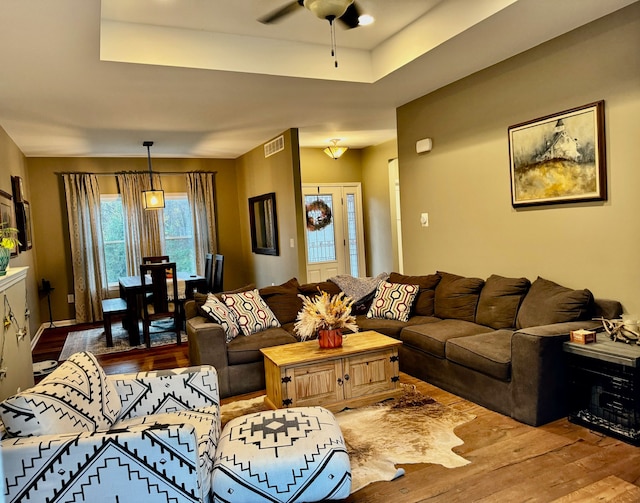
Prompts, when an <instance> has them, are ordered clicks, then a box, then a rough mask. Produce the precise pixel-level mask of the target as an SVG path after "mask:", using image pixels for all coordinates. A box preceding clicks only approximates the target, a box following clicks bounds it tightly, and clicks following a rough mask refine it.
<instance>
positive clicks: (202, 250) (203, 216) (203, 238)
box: [185, 172, 218, 274]
mask: <svg viewBox="0 0 640 503" xmlns="http://www.w3.org/2000/svg"><path fill="white" fill-rule="evenodd" d="M185 176H186V182H187V199H188V201H189V206H190V208H191V215H192V218H193V239H194V242H195V249H196V271H198V273H199V274H204V264H205V257H206V254H207V253H214V254H215V253H217V250H218V239H217V236H216V213H215V191H216V179H215V173H203V172H195V173H187V174H186V175H185Z"/></svg>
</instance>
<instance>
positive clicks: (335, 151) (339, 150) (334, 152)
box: [323, 139, 349, 161]
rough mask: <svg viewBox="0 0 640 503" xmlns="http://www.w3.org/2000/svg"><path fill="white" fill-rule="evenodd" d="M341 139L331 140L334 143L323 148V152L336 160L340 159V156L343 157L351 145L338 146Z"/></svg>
mask: <svg viewBox="0 0 640 503" xmlns="http://www.w3.org/2000/svg"><path fill="white" fill-rule="evenodd" d="M339 141H340V140H339V139H334V140H331V143H332V145H331V146H329V147H327V148H325V149H324V150H323V152H324V153H325V154H327V155H328V156H329V157H331V158H332V159H333V160H334V161H337V160H338V159H340V157H342V154H344V153H345V152H346V151H347V150H349V147H338V142H339Z"/></svg>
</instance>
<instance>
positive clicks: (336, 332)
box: [318, 328, 342, 349]
mask: <svg viewBox="0 0 640 503" xmlns="http://www.w3.org/2000/svg"><path fill="white" fill-rule="evenodd" d="M318 344H320V347H321V348H323V349H328V348H339V347H341V346H342V330H340V329H339V328H334V329H330V330H322V329H321V330H318Z"/></svg>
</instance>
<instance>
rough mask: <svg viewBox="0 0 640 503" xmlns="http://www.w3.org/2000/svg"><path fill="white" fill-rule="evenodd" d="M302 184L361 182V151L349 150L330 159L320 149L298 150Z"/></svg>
mask: <svg viewBox="0 0 640 503" xmlns="http://www.w3.org/2000/svg"><path fill="white" fill-rule="evenodd" d="M300 174H301V177H302V183H347V182H361V181H362V150H359V149H349V150H347V151H346V152H345V153H344V154H343V155H342V157H340V158H339V159H335V160H334V159H332V158H331V157H329V156H328V155H327V154H325V153H324V152H323V151H322V149H321V148H301V149H300Z"/></svg>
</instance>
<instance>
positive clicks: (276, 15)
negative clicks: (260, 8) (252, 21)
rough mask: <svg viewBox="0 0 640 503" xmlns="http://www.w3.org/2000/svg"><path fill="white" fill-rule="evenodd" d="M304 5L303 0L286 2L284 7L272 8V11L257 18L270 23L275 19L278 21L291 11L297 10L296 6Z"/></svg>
mask: <svg viewBox="0 0 640 503" xmlns="http://www.w3.org/2000/svg"><path fill="white" fill-rule="evenodd" d="M303 6H304V0H295V1H293V2H290V3H288V4H287V5H285V6H284V7H280V8H279V9H276V10H274V11H273V12H271V13H269V14H267V15H266V16H262V17H261V18H259V19H258V21H260V22H261V23H264V24H271V23H275V22H277V21H280V20H281V19H282V18H283V17H285V16H288V15H289V14H291V13H292V12H295V11H296V10H298V7H303Z"/></svg>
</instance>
